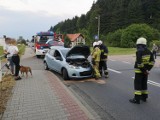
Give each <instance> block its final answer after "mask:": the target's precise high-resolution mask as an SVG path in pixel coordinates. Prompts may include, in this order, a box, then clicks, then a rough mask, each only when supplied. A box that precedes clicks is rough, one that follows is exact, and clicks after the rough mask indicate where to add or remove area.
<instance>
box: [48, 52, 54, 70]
mask: <svg viewBox="0 0 160 120" xmlns="http://www.w3.org/2000/svg"><path fill="white" fill-rule="evenodd" d="M54 51H55V49H51V50H50V51H49V52H48V54H47V58H46V59H47V64H48V67H49V68H50V69H52V70H54V67H53V65H52V62H53V61H54V57H53V54H54Z"/></svg>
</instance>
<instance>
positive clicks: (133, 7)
mask: <svg viewBox="0 0 160 120" xmlns="http://www.w3.org/2000/svg"><path fill="white" fill-rule="evenodd" d="M98 16H100V30H99V33H100V39H102V40H103V41H104V43H106V44H108V45H109V46H116V47H134V42H135V40H136V39H137V38H138V37H140V36H144V37H146V38H147V39H148V40H149V42H152V41H153V40H159V39H160V33H159V30H160V24H159V23H160V0H97V2H93V4H92V7H91V9H90V10H89V11H88V12H87V13H86V14H82V15H81V16H80V17H78V16H75V17H73V18H72V19H66V20H64V21H61V22H59V23H58V24H56V25H55V26H51V27H50V29H49V30H51V31H53V32H60V33H63V34H68V33H82V34H83V35H84V36H85V39H86V41H87V43H88V44H91V43H92V42H93V41H94V36H95V35H97V29H98V19H96V18H97V17H98ZM128 31H130V32H128ZM132 32H133V34H132ZM140 33H141V34H140ZM128 37H129V38H128ZM128 39H129V40H128Z"/></svg>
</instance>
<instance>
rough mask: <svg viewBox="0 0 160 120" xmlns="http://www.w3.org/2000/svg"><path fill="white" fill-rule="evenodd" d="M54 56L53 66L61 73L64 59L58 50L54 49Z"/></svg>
mask: <svg viewBox="0 0 160 120" xmlns="http://www.w3.org/2000/svg"><path fill="white" fill-rule="evenodd" d="M53 58H54V61H53V62H52V67H53V68H54V70H55V71H57V72H59V73H60V72H61V66H62V61H63V59H62V56H61V54H60V52H59V51H58V50H55V51H54V54H53Z"/></svg>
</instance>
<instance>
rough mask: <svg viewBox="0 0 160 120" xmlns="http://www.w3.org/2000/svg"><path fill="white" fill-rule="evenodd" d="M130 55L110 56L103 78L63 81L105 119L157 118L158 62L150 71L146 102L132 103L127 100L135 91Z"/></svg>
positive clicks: (159, 109) (159, 115) (159, 111)
mask: <svg viewBox="0 0 160 120" xmlns="http://www.w3.org/2000/svg"><path fill="white" fill-rule="evenodd" d="M119 57H120V56H119ZM129 57H131V58H130V59H127V60H126V59H125V58H123V57H122V58H118V57H115V58H114V57H113V58H112V57H111V59H109V61H108V67H109V78H107V79H105V78H102V79H101V80H100V81H99V82H98V81H95V80H92V79H88V80H80V81H76V80H73V81H70V82H69V81H68V82H66V84H67V85H68V86H69V87H70V88H71V89H72V90H74V91H75V93H76V94H78V96H80V97H81V98H83V99H82V102H83V100H84V101H85V104H88V105H89V106H90V107H91V108H92V109H94V110H95V111H96V113H97V114H98V115H99V116H100V117H101V118H102V119H104V120H107V119H110V120H159V118H160V102H159V101H160V93H159V92H160V79H159V78H160V67H158V65H157V67H154V68H153V69H152V71H151V72H150V75H149V81H148V89H149V99H148V101H147V103H144V102H141V104H140V105H136V104H131V103H130V102H129V99H130V98H133V93H134V89H133V82H134V80H133V79H134V78H133V77H134V70H133V66H134V57H132V56H129ZM159 60H160V57H158V59H157V61H159Z"/></svg>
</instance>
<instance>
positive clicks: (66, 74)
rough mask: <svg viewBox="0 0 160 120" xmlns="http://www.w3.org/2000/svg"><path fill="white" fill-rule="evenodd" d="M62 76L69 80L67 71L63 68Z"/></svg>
mask: <svg viewBox="0 0 160 120" xmlns="http://www.w3.org/2000/svg"><path fill="white" fill-rule="evenodd" d="M62 76H63V79H64V80H69V76H68V72H67V70H66V69H65V68H64V69H63V70H62Z"/></svg>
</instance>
